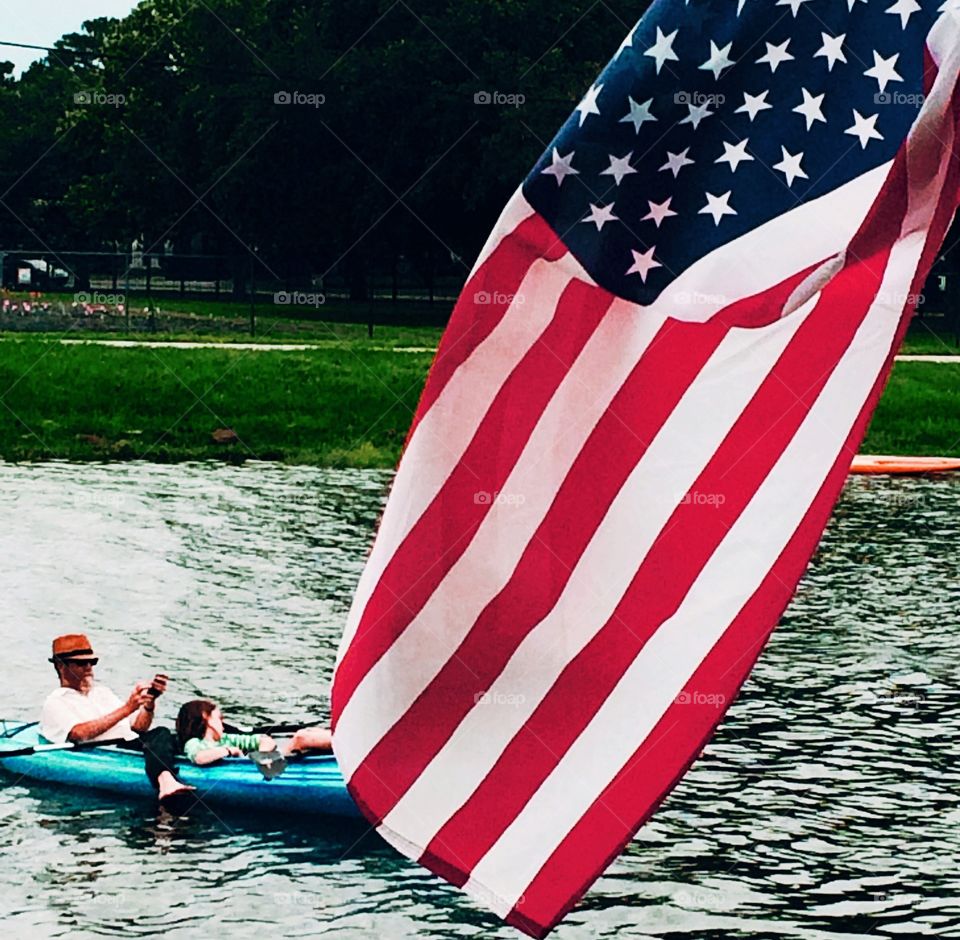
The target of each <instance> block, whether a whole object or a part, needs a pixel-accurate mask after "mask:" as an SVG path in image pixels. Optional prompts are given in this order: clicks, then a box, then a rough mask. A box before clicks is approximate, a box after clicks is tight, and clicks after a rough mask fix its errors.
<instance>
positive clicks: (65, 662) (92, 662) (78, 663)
mask: <svg viewBox="0 0 960 940" xmlns="http://www.w3.org/2000/svg"><path fill="white" fill-rule="evenodd" d="M98 662H100V660H99V659H98V658H96V657H94V658H93V659H61V660H60V665H61V666H74V667H80V668H81V669H82V668H83V667H84V666H89V667H90V668H91V669H92V668H93V667H94V666H96V664H97V663H98Z"/></svg>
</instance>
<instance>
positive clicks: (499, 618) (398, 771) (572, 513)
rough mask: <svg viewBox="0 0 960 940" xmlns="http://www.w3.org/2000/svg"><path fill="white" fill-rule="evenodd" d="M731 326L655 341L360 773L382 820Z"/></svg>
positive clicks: (557, 590)
mask: <svg viewBox="0 0 960 940" xmlns="http://www.w3.org/2000/svg"><path fill="white" fill-rule="evenodd" d="M808 273H809V271H804V272H801V273H800V274H799V275H797V276H796V277H794V278H791V279H790V280H788V281H785V282H784V283H783V284H780V285H778V286H777V288H776V289H775V290H774V291H773V292H772V293H771V294H770V295H764V297H763V301H762V302H761V298H760V297H756V298H749V299H748V300H746V301H744V302H743V303H741V304H737V305H734V306H732V307H730V308H728V310H726V311H724V313H725V316H724V320H725V321H727V322H736V323H740V322H742V321H743V320H744V319H745V318H749V317H750V316H752V315H753V314H754V312H755V311H758V310H759V309H761V308H763V309H765V310H768V311H769V310H774V311H779V310H780V309H781V308H782V307H783V304H784V303H786V301H787V299H788V298H789V296H790V295H791V294H792V292H793V291H794V289H795V288H796V287H797V285H798V284H800V283H801V282H802V281H803V280H804V278H805V277H806V276H807V274H808ZM778 316H779V313H775V314H774V316H773V319H776V318H777V317H778ZM727 332H728V329H727V327H726V326H724V325H723V324H722V323H721V322H720V320H718V319H715V320H714V321H712V322H711V323H709V324H700V323H680V322H677V321H668V323H667V324H665V326H664V327H663V328H662V329H661V330H660V332H659V333H658V334H657V336H656V337H655V338H654V340H653V342H651V344H650V346H649V347H648V349H647V351H646V353H645V355H644V356H643V357H642V358H641V359H640V361H639V362H638V364H637V366H636V367H635V368H634V369H633V371H632V372H631V374H630V376H629V377H628V379H627V381H626V382H625V383H624V385H623V387H622V388H621V389H620V391H619V392H618V393H617V395H616V396H615V398H614V399H613V400H612V402H611V404H610V406H609V408H608V410H607V412H606V413H605V415H604V416H603V418H601V420H600V421H599V422H598V424H597V426H596V428H595V429H594V430H593V432H592V433H591V435H590V437H589V438H588V440H587V442H586V443H585V445H584V447H583V449H582V451H581V453H580V454H579V455H578V457H577V460H576V461H575V463H574V465H573V467H572V468H571V470H570V473H569V474H568V475H567V478H566V479H565V481H564V483H563V485H562V486H561V487H560V489H559V491H558V493H557V497H556V499H555V501H554V503H553V504H552V505H551V507H550V510H549V513H548V515H547V516H546V518H545V519H544V521H543V522H542V523H541V525H540V526H539V528H538V529H537V531H536V533H535V535H534V536H533V538H532V539H531V540H530V543H529V545H528V546H527V548H526V549H525V551H524V554H523V556H522V557H521V559H520V562H519V564H518V565H517V568H516V570H515V571H514V573H513V574H512V575H511V579H510V582H509V583H508V584H507V585H506V587H505V588H504V589H503V591H501V593H500V594H499V595H498V596H497V597H496V598H494V599H493V600H492V601H491V602H490V604H488V605H487V607H486V608H485V609H484V611H483V612H482V613H481V615H480V617H479V618H478V619H477V622H476V623H475V624H474V625H473V627H471V630H470V633H469V634H468V636H467V637H466V638H465V640H464V642H463V643H462V644H461V645H460V647H459V648H458V649H457V651H456V653H455V654H454V655H453V656H452V657H451V658H450V659H449V660H448V661H447V663H446V664H445V666H444V667H443V669H442V670H441V671H440V673H439V674H438V675H437V677H436V678H435V679H434V680H433V681H432V683H431V684H430V686H429V687H428V688H427V689H426V690H425V691H424V693H423V694H422V695H421V696H420V698H418V699H417V701H416V702H415V703H414V705H413V706H412V707H411V708H410V709H409V710H408V711H407V712H406V713H405V714H404V715H403V716H402V717H401V718H400V720H399V721H398V722H397V724H396V725H394V727H393V728H392V729H391V730H390V731H389V732H388V733H387V734H386V735H385V736H384V738H383V739H381V741H380V743H379V744H378V745H377V746H376V747H375V748H374V749H373V750H372V751H371V752H370V754H369V755H368V756H367V757H366V759H365V760H364V761H363V763H362V764H361V765H360V767H359V768H358V769H357V771H356V772H355V773H354V775H353V778H352V781H351V783H352V786H354V787H355V788H356V792H357V793H358V794H362V798H363V802H364V806H365V808H366V809H367V810H368V811H369V812H370V813H371V814H372V815H373V816H374V817H375V818H377V819H381V818H383V817H384V816H386V814H387V813H389V812H390V810H391V809H392V808H393V807H394V806H395V805H396V803H397V802H398V801H399V799H400V797H401V796H402V795H403V793H405V792H406V790H407V789H408V788H409V786H410V785H411V784H412V783H413V782H414V780H416V778H417V777H418V776H419V775H420V774H421V773H422V771H423V769H424V768H425V767H426V766H427V764H428V763H429V762H430V761H431V760H432V759H433V757H434V756H436V754H437V753H438V752H439V750H440V749H441V748H442V747H443V745H444V744H445V743H446V741H447V739H448V738H449V737H450V735H451V734H452V733H453V732H454V730H455V729H456V727H457V726H458V725H459V724H460V722H461V721H462V720H463V718H464V716H465V715H466V714H467V712H469V711H470V709H471V708H473V707H474V705H475V704H476V699H477V694H478V693H481V692H484V691H486V689H487V687H488V686H489V684H490V683H492V682H493V680H494V679H495V678H496V677H497V675H499V674H500V672H501V671H502V670H503V668H504V666H505V665H506V663H507V660H508V659H509V658H510V656H511V655H513V653H514V652H515V651H516V649H517V647H518V646H519V645H520V643H521V642H522V640H523V639H524V637H525V636H526V635H527V633H529V631H530V630H531V629H533V627H535V626H536V624H537V623H539V621H540V620H541V619H543V617H545V616H546V615H547V614H548V613H549V611H550V610H551V609H552V608H553V606H554V605H555V604H556V601H557V599H558V598H559V596H560V594H561V593H562V591H563V589H564V587H565V586H566V583H567V580H568V578H569V575H570V571H571V569H572V568H573V567H574V566H575V565H576V562H577V559H578V558H579V557H580V555H581V553H582V552H583V551H584V549H585V548H586V545H587V543H588V542H589V541H590V539H591V538H592V536H593V533H594V531H595V530H596V527H597V526H598V525H599V524H600V522H601V521H602V519H603V517H604V516H605V515H606V513H607V510H608V509H609V507H610V504H611V503H612V501H613V500H614V498H615V497H616V495H617V493H618V492H619V491H620V489H621V488H622V486H623V483H624V481H625V480H626V478H627V477H628V476H629V474H630V473H631V471H632V470H633V468H634V467H635V466H636V464H637V462H638V461H639V460H640V458H641V457H642V456H643V454H644V453H645V452H646V449H647V447H648V446H649V443H650V441H652V440H653V438H654V437H655V436H656V434H657V433H658V431H659V430H660V428H661V426H662V425H663V422H664V421H665V420H666V419H667V417H669V415H670V413H671V412H672V411H673V409H674V408H675V407H676V405H677V403H678V402H679V401H680V399H681V398H682V397H683V395H684V393H685V392H686V391H687V389H688V388H689V386H690V384H691V383H692V382H693V380H694V379H695V378H696V376H697V374H698V373H699V372H700V370H701V369H702V368H703V366H704V364H705V363H706V362H707V361H708V359H709V358H710V356H711V355H712V354H713V352H714V351H715V349H716V348H717V346H718V345H719V343H720V342H721V341H722V339H723V338H724V336H725V335H726V333H727ZM388 781H389V782H388Z"/></svg>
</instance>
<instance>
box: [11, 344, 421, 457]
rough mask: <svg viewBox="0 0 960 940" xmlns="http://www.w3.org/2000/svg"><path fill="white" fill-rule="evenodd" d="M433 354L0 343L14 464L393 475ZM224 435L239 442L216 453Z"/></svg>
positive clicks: (350, 349) (222, 446)
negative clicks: (115, 463)
mask: <svg viewBox="0 0 960 940" xmlns="http://www.w3.org/2000/svg"><path fill="white" fill-rule="evenodd" d="M430 360H431V354H429V353H410V354H402V355H401V354H397V353H393V352H378V351H372V350H369V349H365V348H363V346H362V345H358V346H351V345H348V344H344V345H342V346H341V348H339V349H318V350H311V351H308V352H277V353H263V352H247V351H243V350H233V351H231V350H230V349H228V348H226V349H222V350H221V349H191V350H176V349H112V348H109V347H103V346H63V345H60V344H54V343H49V342H43V341H37V340H25V341H7V342H4V343H0V401H2V404H3V405H4V406H5V407H3V408H0V456H2V457H3V458H5V459H7V460H35V459H46V458H63V459H73V460H116V459H137V458H144V459H148V460H153V461H158V462H167V461H174V460H194V459H205V458H219V459H227V460H244V459H263V460H282V461H286V462H289V463H304V464H319V465H327V466H359V467H390V466H393V465H394V464H395V463H396V461H397V458H398V456H399V453H400V448H401V446H402V444H403V440H404V437H405V435H406V432H407V428H408V427H409V425H410V420H411V417H412V414H413V410H414V408H415V407H416V403H417V400H418V398H419V395H420V390H421V388H422V385H423V382H424V379H425V376H426V372H427V369H428V367H429V364H430ZM218 428H231V429H233V430H234V431H235V432H236V434H237V435H238V437H239V441H237V442H235V443H229V444H218V443H215V442H214V441H213V439H212V437H211V435H212V433H213V432H214V431H215V430H217V429H218Z"/></svg>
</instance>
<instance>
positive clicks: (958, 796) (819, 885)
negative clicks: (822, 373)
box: [0, 464, 960, 940]
mask: <svg viewBox="0 0 960 940" xmlns="http://www.w3.org/2000/svg"><path fill="white" fill-rule="evenodd" d="M389 479H390V475H389V474H387V473H382V472H374V471H333V470H315V469H308V468H283V467H276V466H272V465H266V464H262V465H256V464H252V465H248V466H246V467H242V468H236V467H221V466H210V465H180V466H170V467H163V466H152V465H125V466H102V467H101V466H73V465H66V464H46V465H34V466H30V467H16V466H4V465H0V557H2V558H3V559H4V567H3V569H2V571H0V596H2V597H3V598H4V600H5V603H4V605H3V606H4V610H3V611H2V612H0V617H2V621H0V626H2V638H3V641H4V657H5V662H4V682H3V683H2V684H0V715H6V716H27V717H30V711H31V707H32V706H31V703H34V702H37V703H38V702H40V701H41V700H42V698H43V696H44V695H45V694H46V693H47V691H48V690H49V688H50V687H51V686H52V680H53V674H52V671H51V667H50V666H49V664H48V663H47V662H46V657H47V656H48V655H49V652H48V644H49V640H50V637H51V635H52V634H53V633H55V632H58V631H60V630H61V629H68V628H70V629H81V630H87V631H89V632H90V633H91V634H93V637H94V640H95V642H96V644H97V647H98V652H99V653H100V656H101V660H102V661H101V666H100V668H99V670H98V671H99V674H100V677H101V678H103V679H105V680H107V681H109V683H110V684H111V685H113V686H114V687H115V689H116V690H117V691H122V690H123V689H124V688H125V687H126V686H128V685H130V684H131V683H132V682H133V681H134V680H136V679H137V678H143V677H146V676H149V675H150V674H152V672H154V671H156V670H157V669H161V668H162V669H163V670H165V671H166V672H168V673H169V674H170V675H171V677H173V680H174V683H173V685H172V687H171V692H170V694H169V696H168V699H167V700H164V701H163V703H162V704H163V706H164V708H165V712H164V716H163V717H164V719H165V720H166V721H168V722H169V721H170V720H171V719H172V716H173V714H174V713H175V709H176V707H177V706H178V705H179V703H180V702H181V701H183V700H185V699H187V698H191V697H194V696H195V695H198V694H203V695H210V696H214V697H217V698H219V699H220V701H221V702H223V704H224V707H225V709H226V710H227V711H228V713H229V714H231V715H234V716H236V717H237V718H238V719H246V720H255V719H266V718H277V719H298V718H305V717H308V716H313V717H319V718H323V717H325V716H326V713H327V712H326V709H327V700H326V691H327V687H328V684H329V678H330V672H331V669H332V666H333V659H334V654H335V650H336V645H337V643H338V641H339V635H340V630H341V629H342V625H343V622H344V619H345V617H346V612H347V609H348V606H349V599H350V595H351V592H352V590H353V587H354V585H355V583H356V580H357V578H358V576H359V572H360V570H361V568H362V565H363V561H364V558H365V556H366V552H367V550H368V548H369V543H370V535H371V532H372V529H373V526H374V524H375V521H376V518H377V515H378V514H379V512H380V509H381V507H382V503H383V499H384V496H385V493H386V488H387V486H388V484H389ZM958 549H960V479H957V478H954V479H944V480H937V481H933V480H909V479H907V480H891V479H885V478H878V479H869V478H858V479H854V480H851V481H850V483H849V484H848V487H847V490H846V492H845V494H844V497H843V500H842V502H841V504H840V507H839V508H838V510H837V513H836V515H835V518H834V521H833V523H832V524H831V527H830V529H829V531H828V533H827V536H826V537H825V539H824V542H823V544H822V546H821V548H820V550H819V552H818V553H817V555H816V557H815V559H814V561H813V564H812V567H811V570H810V572H809V573H808V575H807V576H806V578H805V579H804V581H803V583H802V585H801V588H800V591H799V593H798V595H797V597H796V599H795V601H794V603H793V604H792V605H791V607H790V610H789V611H788V613H787V615H786V616H785V617H784V621H783V623H782V624H781V626H780V628H779V629H778V630H777V631H776V633H775V634H774V637H773V639H772V640H771V642H770V645H769V646H768V648H767V650H766V651H765V652H764V654H763V656H762V657H761V659H760V662H759V664H758V665H757V668H756V669H755V671H754V673H753V675H752V677H751V679H750V680H749V682H748V684H747V686H746V687H745V689H744V691H743V693H742V695H741V697H740V699H739V700H738V701H737V702H736V703H735V704H734V706H733V707H732V709H731V711H730V713H729V714H728V717H727V720H726V721H725V723H724V725H723V727H722V728H721V730H720V732H719V733H718V735H717V737H716V739H715V740H714V741H713V743H712V744H711V745H710V746H709V747H708V748H707V750H706V752H705V754H704V756H703V758H702V759H701V760H699V761H698V762H697V764H696V765H695V766H694V768H693V769H692V770H691V772H690V773H689V774H688V775H687V777H686V778H685V780H684V781H683V783H681V785H680V786H679V787H678V788H677V790H676V791H675V792H674V793H673V794H672V795H671V796H670V798H669V799H668V800H667V802H666V803H665V804H664V807H663V808H662V809H661V811H660V812H659V813H658V814H657V815H656V816H655V818H654V820H653V821H652V822H651V823H650V824H648V825H647V826H646V827H645V828H644V829H643V830H642V831H641V833H640V835H639V837H638V838H637V840H636V841H635V842H634V843H633V844H632V845H631V846H630V848H629V850H628V851H627V852H626V853H625V854H624V855H623V856H622V857H621V858H620V859H618V860H617V861H616V862H615V863H614V864H613V866H612V867H611V868H610V870H609V871H608V873H607V874H606V875H605V876H604V877H603V878H602V879H601V880H600V881H599V882H598V883H597V885H596V886H595V887H594V889H593V891H591V893H590V894H589V895H588V896H587V898H586V899H585V900H584V901H583V902H582V904H581V905H580V907H579V908H578V909H577V910H576V911H575V912H574V913H573V914H572V915H570V917H569V918H568V920H567V921H566V922H565V923H564V925H563V926H562V927H560V928H559V929H558V930H557V931H556V933H555V936H556V937H558V938H559V940H564V938H569V940H573V938H578V940H579V938H593V937H614V936H616V937H659V938H663V940H668V938H684V940H720V938H728V937H751V938H766V937H797V938H820V937H822V938H830V937H832V938H840V937H843V938H851V937H866V936H869V937H878V936H879V937H884V936H888V937H910V938H912V937H919V936H955V937H956V936H960V875H958V868H960V866H958V859H960V770H958V763H960V698H958V695H957V689H958V686H960V657H958V652H957V651H958V649H960V626H958V614H960V551H958ZM0 783H2V788H0V903H2V907H3V910H4V911H5V912H6V916H5V918H4V928H3V929H4V935H5V936H13V937H47V936H49V937H72V936H76V935H78V934H83V933H88V932H89V933H94V934H99V935H101V936H159V935H161V934H163V935H167V936H170V937H174V938H181V937H182V938H190V937H197V938H201V937H203V938H206V937H209V936H211V934H212V932H213V931H214V930H216V931H219V932H222V933H223V934H224V935H230V936H234V937H251V938H252V937H259V936H261V935H274V936H302V937H320V936H324V937H345V938H349V937H356V938H365V937H370V936H381V937H384V938H388V940H393V938H402V937H414V936H416V937H437V938H441V937H451V936H455V937H479V936H482V937H503V938H506V937H515V936H517V934H516V932H515V931H513V930H512V929H510V928H506V927H502V926H500V925H499V924H498V923H497V922H496V921H494V920H493V919H492V918H490V917H488V916H487V915H486V914H484V913H483V912H480V911H477V910H474V909H473V907H472V906H471V904H470V903H469V902H468V901H466V900H465V899H464V898H462V897H461V896H460V895H459V893H457V892H455V891H453V889H450V888H448V887H445V886H444V885H442V884H440V883H438V882H437V881H436V879H434V878H433V877H432V876H430V875H429V874H428V873H426V872H423V871H420V870H419V869H418V868H417V867H416V866H414V865H412V864H410V863H408V862H406V861H405V860H402V859H400V858H398V857H397V856H396V855H395V853H393V852H392V850H390V849H389V848H387V847H386V846H384V845H383V843H381V842H380V841H379V840H378V839H377V838H376V837H375V836H371V835H369V834H366V833H365V828H364V827H363V826H357V825H348V826H344V824H342V823H340V824H334V823H330V822H325V821H317V820H313V821H309V820H298V819H286V820H282V819H280V818H276V819H250V818H249V817H247V816H242V815H241V816H237V815H233V814H230V815H227V814H220V815H217V816H214V815H212V814H209V813H205V814H203V815H198V816H196V817H192V818H189V819H185V820H170V819H168V818H160V817H158V816H157V815H156V813H155V812H154V811H153V809H152V807H150V806H149V805H116V804H115V803H114V801H113V800H112V799H111V798H109V797H105V796H98V795H95V794H89V793H88V794H84V793H71V792H66V791H63V790H62V789H57V788H53V787H46V786H38V785H32V784H31V785H29V786H28V785H24V784H18V783H16V782H13V781H11V780H10V779H9V778H0Z"/></svg>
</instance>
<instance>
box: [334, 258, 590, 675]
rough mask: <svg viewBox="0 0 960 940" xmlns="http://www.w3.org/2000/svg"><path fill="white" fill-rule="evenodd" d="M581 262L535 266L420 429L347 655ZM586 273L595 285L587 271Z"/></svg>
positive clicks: (370, 565) (369, 571) (360, 590)
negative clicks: (399, 558)
mask: <svg viewBox="0 0 960 940" xmlns="http://www.w3.org/2000/svg"><path fill="white" fill-rule="evenodd" d="M578 271H580V266H579V264H577V262H576V261H575V260H574V259H573V256H572V255H570V254H566V255H564V256H563V258H561V259H559V260H558V261H554V262H550V261H545V260H543V259H539V260H537V261H535V262H534V263H533V264H532V265H530V269H529V270H528V271H527V273H526V276H525V277H524V279H523V281H521V283H520V287H519V289H518V290H517V294H516V297H515V299H514V300H513V302H511V304H510V306H509V308H508V309H507V311H506V312H505V313H504V315H503V318H502V319H501V321H500V322H499V323H498V324H497V326H496V328H495V329H494V330H493V331H492V332H491V334H490V335H489V336H488V337H487V338H486V339H485V340H484V341H483V342H482V343H480V345H479V346H477V348H476V349H475V350H474V351H473V352H472V353H471V354H470V356H469V357H468V358H467V359H466V361H464V362H463V363H462V364H461V365H460V367H459V368H458V369H457V370H456V372H455V373H454V374H453V376H452V377H451V378H450V380H449V381H448V382H447V384H446V386H445V387H444V389H443V391H442V392H441V393H440V395H439V397H438V398H437V400H436V401H435V402H434V404H433V407H432V408H431V409H430V410H429V411H428V412H427V413H426V414H425V415H424V417H423V419H422V420H421V421H420V424H419V425H417V428H416V430H414V432H413V436H412V437H411V439H410V441H409V443H408V444H407V449H406V452H405V453H404V456H403V460H402V461H401V462H400V468H399V470H398V471H397V476H396V479H395V480H394V484H393V487H392V490H391V493H390V499H389V500H388V501H387V506H386V509H385V510H384V513H383V519H382V520H381V522H380V529H379V531H378V532H377V538H376V541H375V542H374V545H373V551H372V552H371V553H370V558H369V559H368V561H367V565H366V567H365V568H364V570H363V575H362V576H361V578H360V583H359V585H358V586H357V590H356V594H355V595H354V598H353V605H352V606H351V608H350V615H349V617H348V618H347V625H346V627H345V628H344V631H343V638H342V639H341V641H340V651H339V655H338V657H337V658H338V660H339V659H342V658H343V654H344V653H345V652H346V650H347V647H348V646H349V644H350V641H351V640H352V639H353V637H354V635H355V634H356V632H357V627H358V626H359V624H360V620H361V618H362V616H363V611H364V608H365V607H366V606H367V602H368V601H369V600H370V596H371V594H372V593H373V590H374V588H375V587H376V584H377V582H378V581H379V580H380V577H381V575H382V574H383V572H384V569H385V568H386V566H387V564H388V563H389V561H390V559H391V558H392V557H393V554H394V552H395V551H396V550H397V548H398V547H399V546H400V545H401V543H402V542H403V540H404V539H405V538H406V537H407V535H408V534H409V532H410V530H411V529H412V528H413V527H414V526H415V525H416V523H417V520H418V519H419V518H420V517H421V516H422V515H423V513H424V512H425V511H426V509H427V507H428V506H429V505H430V503H431V502H432V501H433V499H434V498H435V497H436V495H437V493H438V492H440V489H441V488H442V487H443V484H444V483H445V482H446V480H447V478H448V477H449V476H450V474H451V473H452V472H453V470H454V468H455V467H456V466H457V463H458V462H459V461H460V459H461V458H462V457H463V453H464V451H465V450H466V449H467V447H468V446H469V444H470V441H471V440H472V439H473V436H474V434H476V432H477V428H478V427H479V426H480V423H481V421H483V417H484V415H485V414H486V413H487V410H488V409H489V408H490V405H491V403H492V402H493V398H494V395H495V394H496V390H497V389H499V388H500V387H501V386H502V385H503V383H504V382H505V381H506V380H507V378H508V377H509V376H510V373H511V372H513V370H514V369H515V368H516V367H517V364H518V363H519V362H520V361H521V360H522V359H523V357H524V356H525V355H526V354H527V352H528V351H529V350H530V348H531V347H532V346H533V344H534V343H535V342H536V341H537V340H538V339H539V338H540V335H541V334H542V333H543V331H544V330H545V329H546V328H547V327H548V326H549V325H550V321H551V320H552V319H553V316H554V314H555V313H556V309H557V302H558V301H559V299H560V296H561V294H562V293H563V291H564V289H565V288H566V287H567V285H568V284H569V283H570V281H571V279H572V277H574V276H577V277H579V274H578ZM583 279H584V280H586V281H587V282H588V283H590V279H589V278H588V277H587V276H586V274H584V276H583Z"/></svg>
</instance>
